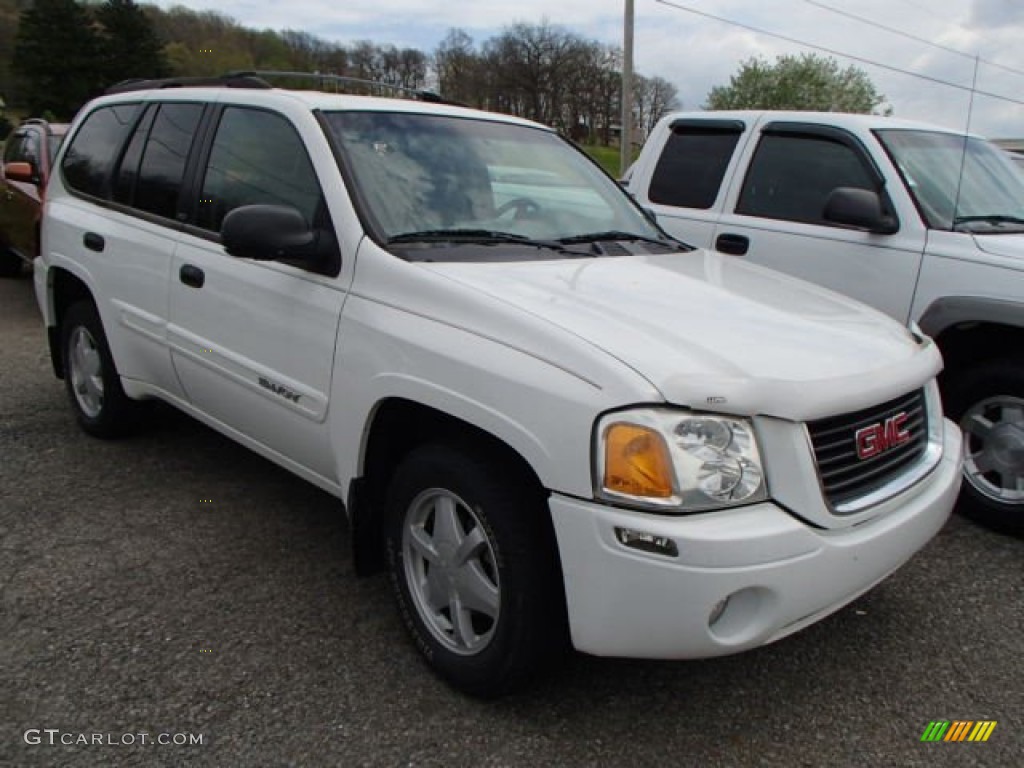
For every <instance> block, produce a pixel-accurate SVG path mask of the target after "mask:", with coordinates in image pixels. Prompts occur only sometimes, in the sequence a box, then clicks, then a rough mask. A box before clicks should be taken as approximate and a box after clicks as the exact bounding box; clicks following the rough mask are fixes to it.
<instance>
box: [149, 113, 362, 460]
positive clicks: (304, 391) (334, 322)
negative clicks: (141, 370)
mask: <svg viewBox="0 0 1024 768" xmlns="http://www.w3.org/2000/svg"><path fill="white" fill-rule="evenodd" d="M194 189H195V191H196V199H195V200H194V201H193V202H194V214H193V218H192V220H193V221H194V222H195V224H196V225H197V226H195V227H193V228H191V229H190V231H189V232H188V233H187V234H185V235H184V237H183V238H182V241H181V243H180V244H179V247H178V250H177V252H176V253H175V257H174V265H173V269H172V272H171V275H172V276H171V290H170V321H171V322H170V325H169V326H168V340H169V343H170V348H171V353H172V358H173V361H174V366H175V369H176V370H177V372H178V374H179V377H180V379H181V382H182V384H183V386H184V388H185V391H186V393H187V396H188V399H189V400H190V401H191V403H192V404H193V405H194V406H195V407H196V408H198V409H199V410H201V411H202V412H203V413H204V414H206V415H207V416H208V417H210V418H212V419H214V420H216V421H217V422H219V423H220V424H222V425H225V426H226V427H228V428H230V430H233V431H235V432H237V433H239V434H241V435H244V436H245V437H247V438H249V439H251V440H253V441H256V442H257V443H259V444H260V445H262V446H264V447H266V448H269V449H271V450H272V451H273V452H274V453H276V454H277V455H279V456H283V457H286V458H287V459H290V460H291V461H293V462H296V463H297V464H298V465H300V466H301V467H302V468H305V469H306V470H309V471H312V472H314V473H315V474H317V475H319V476H321V477H325V478H332V477H334V476H336V469H335V467H334V466H333V460H332V458H331V457H332V455H333V454H332V451H331V448H330V444H329V441H328V435H327V430H326V426H325V423H324V422H325V419H326V416H327V408H328V395H329V391H330V384H331V372H332V370H333V365H334V350H335V341H336V338H337V333H338V323H339V320H340V316H341V307H342V302H343V300H344V297H345V292H344V291H343V289H342V287H341V286H340V285H339V283H338V281H337V279H336V276H332V275H324V274H317V273H315V272H312V271H309V270H307V269H305V268H303V267H302V266H295V265H291V264H285V263H282V262H277V261H253V260H250V259H242V258H235V257H233V256H230V255H228V254H227V253H226V252H225V250H224V248H223V246H222V245H221V243H220V228H221V223H222V222H223V220H224V216H225V215H226V214H227V213H228V212H229V211H231V210H234V209H235V208H237V207H239V206H242V205H251V204H257V203H267V204H276V205H290V206H292V207H294V208H296V209H298V210H299V212H300V213H302V215H303V216H304V217H305V218H306V220H307V222H308V223H309V224H310V225H312V226H314V227H316V228H320V229H325V230H331V229H332V225H331V222H330V218H329V216H328V215H327V210H326V206H325V201H324V196H323V192H322V189H321V186H320V183H319V181H318V178H317V175H316V172H315V171H314V168H313V164H312V163H311V161H310V158H309V155H308V153H307V151H306V149H305V146H304V144H303V141H302V139H301V138H300V135H299V133H298V131H297V130H296V128H295V126H294V125H293V124H292V123H291V122H290V121H289V119H288V118H287V117H285V116H284V115H282V114H280V113H277V112H272V111H268V110H265V109H257V108H250V107H242V106H225V107H223V109H222V111H221V113H220V114H219V116H218V118H217V121H216V125H215V126H214V128H213V135H212V141H211V142H209V146H208V149H207V151H206V156H205V158H204V159H203V161H202V163H201V165H200V168H199V173H198V176H197V179H196V182H195V184H194Z"/></svg>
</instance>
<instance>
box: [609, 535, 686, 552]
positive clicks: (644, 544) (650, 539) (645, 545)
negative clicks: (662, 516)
mask: <svg viewBox="0 0 1024 768" xmlns="http://www.w3.org/2000/svg"><path fill="white" fill-rule="evenodd" d="M615 538H617V539H618V540H619V543H620V544H621V545H622V546H624V547H629V548H630V549H636V550H639V551H641V552H649V553H651V554H654V555H664V556H665V557H679V547H677V546H676V543H675V542H674V541H672V539H669V538H667V537H665V536H657V535H655V534H653V533H648V532H647V531H634V530H632V529H631V528H616V529H615Z"/></svg>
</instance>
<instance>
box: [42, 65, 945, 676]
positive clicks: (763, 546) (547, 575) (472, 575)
mask: <svg viewBox="0 0 1024 768" xmlns="http://www.w3.org/2000/svg"><path fill="white" fill-rule="evenodd" d="M225 84H227V83H225ZM230 84H231V85H233V86H235V87H231V88H227V87H159V88H157V87H153V88H146V87H144V85H136V86H132V87H129V88H127V89H124V90H123V91H122V92H120V93H115V94H113V95H108V96H105V97H103V98H100V99H97V100H96V101H94V102H92V103H91V104H89V105H88V106H87V107H86V108H84V109H83V110H82V111H81V113H80V115H79V117H78V118H77V119H76V121H75V124H74V125H73V127H72V130H71V133H70V135H69V138H68V140H67V142H66V143H65V149H64V150H63V152H62V154H61V156H60V158H59V161H58V166H59V171H58V173H57V174H55V176H54V178H53V181H52V183H51V185H50V187H49V191H48V195H47V205H46V211H45V222H44V227H43V249H42V250H43V253H42V257H41V258H40V259H39V260H38V262H37V265H36V271H35V281H36V290H37V294H38V298H39V303H40V306H41V307H42V310H43V313H44V315H45V319H46V324H47V327H48V330H49V338H50V344H51V351H52V358H53V363H54V368H55V371H56V373H57V375H58V376H61V377H63V378H64V379H65V382H66V384H67V389H68V393H69V395H70V403H71V406H72V408H73V409H74V411H75V413H76V415H77V418H78V421H79V422H80V423H81V425H82V426H83V427H84V428H85V429H86V430H87V431H88V432H90V433H92V434H95V435H98V436H101V437H106V436H111V435H116V434H120V433H122V432H124V431H125V430H126V429H127V428H129V427H131V426H132V425H133V424H134V423H135V419H134V415H133V411H134V410H135V408H136V407H137V403H136V401H138V400H143V399H146V398H159V399H161V400H165V401H167V402H169V403H172V404H174V405H175V406H177V407H178V408H180V409H182V410H183V411H185V412H187V413H189V414H191V415H193V416H195V417H196V418H197V419H199V420H201V421H203V422H204V423H206V424H208V425H210V426H212V427H213V428H215V429H217V430H219V431H221V432H223V433H225V434H227V435H229V436H231V437H232V438H234V439H236V440H237V441H239V442H240V443H242V444H243V445H245V446H248V447H249V448H251V449H252V450H254V451H257V452H258V453H260V454H262V455H263V456H266V457H267V458H269V459H271V460H272V461H275V462H277V463H279V464H281V465H282V466H284V467H287V468H288V469H290V470H292V471H293V472H295V473H296V474H298V475H300V476H302V477H304V478H306V479H308V480H309V481H311V482H313V483H315V484H316V485H318V486H320V487H321V488H324V489H326V490H327V491H329V492H330V493H332V494H334V495H336V496H337V497H338V498H339V499H340V500H342V501H343V502H344V507H345V510H346V511H347V514H348V516H349V519H350V520H351V524H352V540H353V546H354V548H355V557H356V563H357V567H358V568H359V570H360V571H362V572H369V571H372V570H374V568H375V566H383V565H384V564H385V563H386V566H387V567H388V568H389V570H390V572H391V575H392V579H393V583H394V587H395V592H396V595H397V599H398V602H399V605H400V608H401V612H402V616H403V617H404V619H405V621H406V623H407V624H408V626H409V629H410V631H411V634H412V636H413V638H414V639H415V641H416V645H417V646H418V648H419V649H420V650H421V651H422V653H423V655H424V656H425V657H426V658H427V659H428V660H429V662H430V663H431V664H432V666H433V667H434V668H435V669H436V670H437V671H438V672H439V673H440V674H442V675H443V676H444V677H445V678H447V679H448V680H449V681H451V682H452V683H453V684H455V685H457V686H458V687H460V688H462V689H464V690H467V691H470V692H473V693H477V694H493V693H497V692H500V691H502V690H505V689H506V688H508V687H509V686H510V685H512V684H514V683H516V682H518V681H519V680H520V679H521V678H523V677H524V676H525V674H526V673H528V672H531V671H533V670H535V669H537V668H538V667H540V666H541V665H542V663H543V662H545V661H547V660H550V659H551V658H553V657H554V656H555V651H557V650H558V649H559V648H560V647H562V646H564V645H565V641H566V640H568V639H570V638H571V641H572V644H573V645H574V646H575V647H576V648H578V649H580V650H582V651H586V652H589V653H594V654H600V655H615V656H634V657H650V658H693V657H703V656H715V655H720V654H727V653H733V652H736V651H741V650H744V649H748V648H753V647H756V646H760V645H763V644H765V643H769V642H772V641H774V640H777V639H779V638H781V637H784V636H786V635H788V634H790V633H792V632H794V631H796V630H798V629H800V628H801V627H804V626H806V625H808V624H810V623H812V622H814V621H816V620H818V619H820V618H821V617H823V616H826V615H827V614H829V613H831V612H832V611H835V610H836V609H837V608H839V607H840V606H842V605H844V604H845V603H847V602H849V601H850V600H852V599H854V598H855V597H856V596H858V595H859V594H861V593H862V592H864V591H865V590H867V589H869V588H871V587H872V586H873V585H874V584H876V583H877V582H878V581H879V580H881V579H883V578H885V576H887V575H888V574H889V573H891V572H892V571H893V570H895V569H896V568H898V567H899V566H900V565H901V564H903V563H904V562H905V561H906V560H907V559H908V558H909V557H910V556H911V555H912V554H913V553H914V552H916V551H917V550H918V549H920V548H921V547H922V546H923V545H924V544H925V543H926V542H927V541H928V540H929V539H930V538H931V537H932V536H933V535H934V534H935V533H936V531H938V530H939V529H940V528H941V527H942V525H943V523H944V522H945V520H946V518H947V516H948V514H949V511H950V509H951V507H952V505H953V501H954V499H955V498H956V494H957V490H958V485H959V477H960V472H959V469H960V461H961V448H960V439H959V434H958V431H957V429H956V427H955V426H954V425H952V424H950V423H949V422H947V421H945V420H944V419H943V417H942V413H941V406H940V403H939V398H938V396H937V389H936V384H935V376H936V374H937V373H938V372H939V370H940V367H941V361H940V357H939V354H938V352H937V350H936V348H935V346H934V344H932V343H931V342H930V341H929V340H927V339H924V338H922V337H920V336H918V335H914V334H912V333H910V332H908V331H907V330H906V329H905V328H903V327H902V326H900V325H899V324H898V323H896V322H894V321H892V320H890V319H888V318H886V317H884V316H883V315H881V314H880V313H877V312H875V311H874V310H870V309H867V308H865V307H863V306H861V305H860V304H857V303H856V302H854V301H852V300H849V299H846V298H843V297H841V296H839V295H837V294H833V293H830V292H828V291H825V290H823V289H819V288H816V287H813V286H811V285H809V284H806V283H803V282H801V281H798V280H795V279H793V278H790V277H787V276H784V275H781V274H778V273H774V272H770V271H768V270H765V269H763V268H760V267H756V266H750V265H747V264H743V263H738V262H735V261H732V260H730V259H728V258H727V257H722V256H719V255H717V254H714V253H709V252H706V251H694V250H691V249H689V248H687V247H685V246H682V245H680V244H679V243H677V242H676V241H674V240H672V239H670V238H668V237H667V236H665V235H664V233H663V232H662V231H661V230H659V229H658V228H657V227H656V226H655V225H653V224H652V223H651V222H650V221H649V220H648V219H647V218H646V217H645V215H644V214H643V213H642V211H641V210H640V209H639V208H638V207H637V206H636V205H635V204H633V203H632V201H631V200H630V199H629V198H628V197H627V195H626V194H625V193H624V192H623V191H622V190H621V189H620V188H619V187H618V186H617V185H616V184H615V182H614V181H613V180H611V179H610V178H609V177H607V176H606V175H605V174H603V173H602V172H601V171H600V170H599V169H598V168H597V166H596V165H594V164H593V163H592V162H590V161H589V160H588V159H587V158H586V157H585V156H584V155H582V154H581V153H580V152H578V151H577V150H575V149H574V148H573V147H572V146H571V145H570V144H568V143H567V142H565V141H564V140H562V139H561V138H559V137H558V136H557V135H556V134H555V133H554V132H553V131H551V130H549V129H546V128H544V127H542V126H538V125H535V124H532V123H529V122H526V121H523V120H518V119H514V118H510V117H505V116H501V115H495V114H489V113H483V112H477V111H472V110H468V109H462V108H458V107H453V106H447V105H443V104H430V103H423V102H416V101H402V100H388V99H376V98H368V97H359V96H346V95H328V94H323V93H315V92H298V91H284V90H278V89H272V88H269V87H267V86H266V84H265V83H263V82H261V81H259V80H256V79H251V78H242V79H240V80H235V81H233V82H231V83H230ZM155 85H161V86H168V85H171V84H168V83H159V84H155ZM179 85H180V84H179Z"/></svg>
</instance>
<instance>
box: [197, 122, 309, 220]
mask: <svg viewBox="0 0 1024 768" xmlns="http://www.w3.org/2000/svg"><path fill="white" fill-rule="evenodd" d="M320 199H321V194H320V185H319V184H318V182H317V179H316V174H315V173H314V172H313V164H312V163H311V162H310V160H309V155H307V154H306V148H305V147H304V146H303V144H302V139H301V138H299V134H298V133H297V132H296V130H295V128H294V127H293V126H292V124H291V123H290V122H288V120H286V119H285V118H284V117H282V116H281V115H277V114H274V113H272V112H265V111H263V110H257V109H246V108H241V107H228V108H227V109H225V110H224V113H223V115H222V116H221V119H220V124H219V125H218V127H217V134H216V137H215V138H214V141H213V147H212V149H211V150H210V159H209V162H208V164H207V168H206V174H205V176H204V178H203V188H202V193H201V194H200V198H199V216H198V224H199V226H201V227H202V228H203V229H208V230H211V231H213V232H220V225H221V222H223V221H224V216H225V215H227V213H228V212H229V211H232V210H234V209H235V208H238V207H240V206H243V205H255V204H259V203H266V204H272V205H290V206H292V207H294V208H297V209H298V210H299V212H300V213H301V214H302V215H303V216H305V218H306V222H307V223H308V224H309V225H310V226H313V225H314V224H315V223H316V222H315V217H316V213H317V207H318V205H319V204H320Z"/></svg>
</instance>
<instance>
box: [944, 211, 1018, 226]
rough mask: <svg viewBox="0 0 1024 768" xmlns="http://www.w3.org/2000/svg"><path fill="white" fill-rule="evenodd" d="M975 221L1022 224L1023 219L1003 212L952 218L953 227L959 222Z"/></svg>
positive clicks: (969, 222) (970, 222) (959, 223)
mask: <svg viewBox="0 0 1024 768" xmlns="http://www.w3.org/2000/svg"><path fill="white" fill-rule="evenodd" d="M975 222H981V223H983V224H1020V225H1021V226H1024V219H1022V218H1020V217H1019V216H1007V215H1004V214H998V213H993V214H989V215H986V216H957V217H956V218H955V219H953V228H954V229H956V228H957V227H959V226H960V225H961V224H973V223H975Z"/></svg>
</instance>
